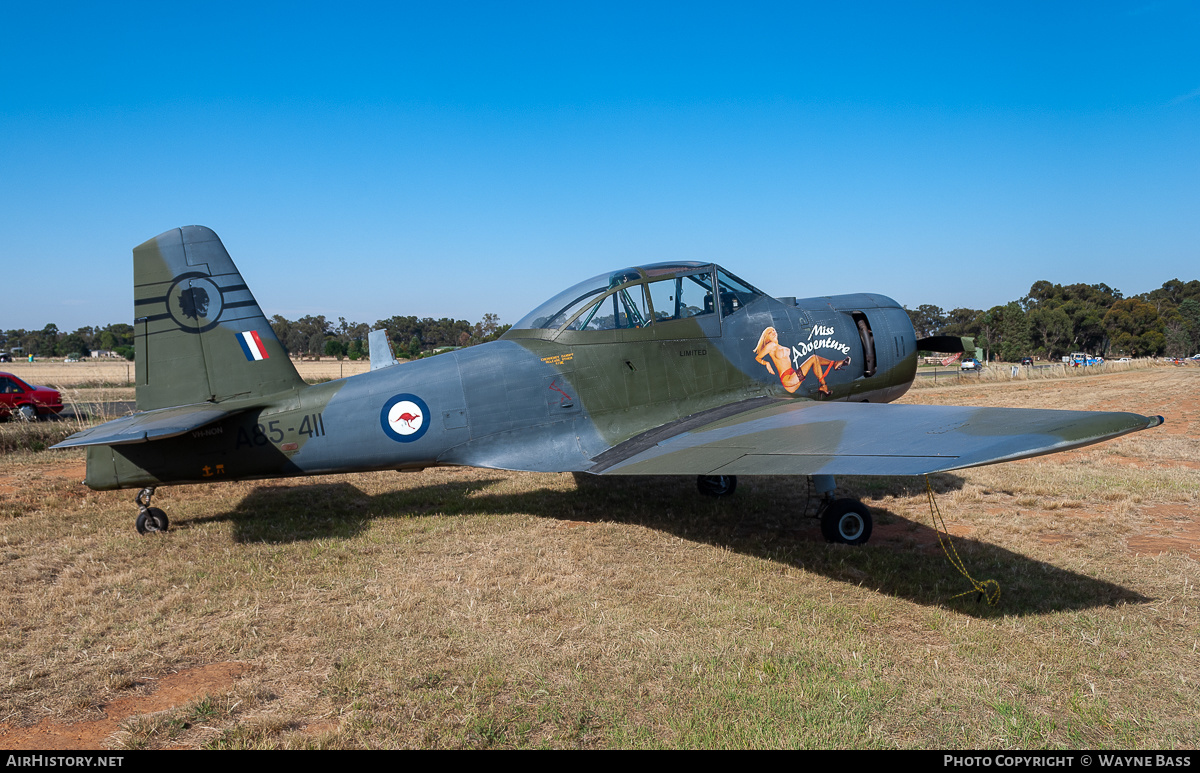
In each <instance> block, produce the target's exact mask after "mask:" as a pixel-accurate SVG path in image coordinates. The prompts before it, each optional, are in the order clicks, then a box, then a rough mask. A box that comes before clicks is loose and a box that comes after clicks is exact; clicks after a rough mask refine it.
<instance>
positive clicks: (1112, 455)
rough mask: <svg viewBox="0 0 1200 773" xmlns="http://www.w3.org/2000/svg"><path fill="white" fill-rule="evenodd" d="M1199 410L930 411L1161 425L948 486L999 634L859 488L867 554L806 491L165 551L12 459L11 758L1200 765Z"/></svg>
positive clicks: (481, 502)
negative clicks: (876, 756) (184, 751)
mask: <svg viewBox="0 0 1200 773" xmlns="http://www.w3.org/2000/svg"><path fill="white" fill-rule="evenodd" d="M1198 380H1200V369H1151V370H1143V371H1138V372H1136V373H1133V374H1123V373H1122V374H1115V375H1102V376H1098V377H1095V378H1087V379H1065V380H1059V381H1044V382H1043V381H1039V382H1033V381H1030V382H1014V383H1006V384H994V385H992V384H980V385H971V386H961V387H951V388H946V387H939V388H936V389H922V390H921V391H920V392H919V393H915V394H914V395H911V396H910V398H909V399H910V400H911V401H914V402H915V401H919V402H944V403H954V404H992V405H1019V406H1027V407H1054V408H1103V409H1125V410H1136V411H1139V412H1142V413H1161V414H1163V415H1165V416H1166V417H1167V421H1168V423H1167V425H1166V426H1164V427H1161V428H1158V429H1156V430H1153V431H1150V432H1144V433H1139V434H1137V435H1134V436H1131V437H1129V438H1123V439H1120V440H1118V441H1115V442H1112V443H1108V444H1104V445H1100V446H1094V447H1092V448H1089V449H1084V450H1082V451H1077V452H1073V453H1070V454H1062V455H1058V456H1054V457H1046V458H1043V459H1037V460H1030V461H1026V462H1020V463H1015V464H1010V465H1003V466H996V467H988V468H981V469H978V470H970V471H964V472H962V473H958V474H949V475H939V476H934V478H933V480H932V483H933V485H934V487H935V490H936V491H937V492H938V502H939V505H940V506H941V508H942V512H943V513H944V514H946V515H947V516H948V517H949V520H950V524H951V530H952V531H953V532H954V533H955V534H956V535H958V539H957V541H956V546H957V548H958V551H959V552H960V554H961V555H962V556H963V558H964V559H965V561H966V562H967V564H968V567H969V569H970V571H971V572H972V574H974V575H976V576H977V577H979V578H981V579H986V578H995V579H996V580H997V581H998V582H999V583H1000V584H1001V586H1002V589H1003V593H1002V596H1001V598H1000V601H999V603H998V604H997V606H995V607H989V606H987V605H985V604H978V603H976V602H975V601H974V599H973V598H972V597H970V596H967V597H959V598H955V596H956V595H957V594H959V593H961V592H962V591H964V590H967V589H968V588H969V586H968V585H966V584H965V580H963V579H962V578H961V577H960V576H959V575H958V574H957V572H955V571H954V570H953V569H952V568H951V567H950V566H949V565H948V564H947V562H946V561H945V559H944V558H943V557H942V555H941V553H940V552H939V551H938V549H937V547H936V539H935V536H934V533H933V532H932V530H931V529H930V527H929V525H928V524H929V513H928V508H927V505H926V504H925V500H924V496H923V495H924V489H923V486H924V483H923V481H912V480H906V479H896V478H867V479H856V480H846V481H844V483H845V484H846V487H845V489H846V490H847V491H848V492H849V493H853V494H855V495H858V496H862V497H863V498H864V499H865V500H866V501H867V503H868V504H869V505H870V506H871V508H872V511H873V512H874V514H875V517H876V533H875V536H874V537H873V538H872V541H871V543H870V544H869V545H867V546H866V547H864V548H858V549H854V548H845V547H842V546H831V545H827V544H825V543H824V542H823V541H821V539H820V536H819V529H818V528H817V525H816V523H815V522H814V521H811V520H809V519H804V518H801V517H800V513H801V510H802V507H803V505H804V501H805V489H806V486H805V481H804V479H790V478H776V479H771V480H764V479H757V480H754V479H746V480H743V481H742V482H741V485H740V487H739V490H738V493H737V495H735V497H733V498H732V500H730V501H709V500H704V499H702V498H700V497H699V496H697V495H696V494H695V491H694V483H693V482H692V481H691V480H686V479H685V480H666V481H661V480H658V481H655V480H637V479H634V480H621V479H618V480H614V481H602V482H600V483H598V484H597V483H593V484H591V485H587V486H584V487H583V488H582V489H580V488H578V487H577V485H576V482H575V481H574V479H573V478H572V477H571V476H568V475H535V474H520V473H515V474H514V473H499V472H492V471H484V470H455V469H445V470H430V471H426V472H424V473H420V474H399V473H372V474H363V475H356V476H335V477H329V478H313V479H305V480H298V481H290V482H258V483H233V484H224V485H214V486H192V487H174V488H169V489H164V490H162V491H161V492H160V493H159V495H158V497H157V498H156V500H155V504H157V505H160V506H162V507H164V508H166V510H167V512H168V513H169V515H170V517H171V522H172V531H171V532H170V533H168V534H166V535H160V536H158V537H154V538H149V539H146V538H138V537H137V535H136V534H135V533H134V531H133V525H132V521H133V516H134V514H135V508H134V506H133V504H132V492H117V493H95V492H90V491H88V490H87V489H85V488H83V487H81V486H80V485H78V483H77V481H78V480H79V478H80V477H81V476H82V457H81V455H80V454H78V453H76V452H67V453H64V454H61V455H56V454H46V453H42V454H29V453H25V454H10V455H7V456H5V457H4V459H3V462H2V463H0V501H3V503H4V504H3V506H2V509H0V557H2V560H3V563H4V571H3V573H2V574H0V577H2V578H3V583H4V586H3V588H2V589H0V619H2V620H4V621H5V626H4V628H3V629H2V632H0V650H2V651H3V652H4V655H3V658H4V660H3V663H4V672H3V681H2V682H0V684H3V690H2V692H0V722H2V723H5V724H6V725H7V726H8V734H7V735H3V734H0V745H4V744H5V743H6V742H5V739H6V738H17V737H27V736H18V735H16V734H17V733H18V731H22V732H26V731H28V728H29V727H30V726H31V725H32V724H33V723H36V722H38V721H41V720H50V721H52V722H55V723H66V722H77V723H80V725H78V726H79V727H82V726H83V724H82V723H85V722H89V721H99V718H100V717H101V716H102V715H106V716H108V717H109V718H110V719H111V718H112V717H113V715H115V714H120V713H122V712H121V711H118V707H120V706H126V705H128V706H131V707H135V708H131V709H129V710H127V711H126V712H125V713H124V714H123V715H122V716H121V717H119V721H120V723H121V724H119V725H117V724H111V725H104V726H103V728H104V732H103V733H98V734H97V736H96V741H95V744H96V745H106V746H109V747H120V748H146V747H150V748H158V747H168V746H183V747H200V746H207V747H219V748H263V747H267V748H279V747H287V748H349V747H354V748H357V747H449V748H461V747H529V746H548V747H589V748H591V747H660V746H665V747H736V748H742V747H822V748H825V747H828V748H893V747H900V748H913V747H919V748H925V747H945V748H1040V747H1050V748H1058V747H1090V748H1104V747H1108V748H1195V747H1196V746H1197V744H1200V723H1198V721H1197V719H1196V718H1195V707H1196V705H1197V703H1198V698H1200V695H1198V694H1197V687H1196V685H1197V680H1198V679H1200V668H1198V662H1197V658H1198V655H1197V645H1198V636H1197V626H1196V624H1195V619H1194V617H1195V610H1196V607H1197V602H1198V601H1200V598H1198V594H1197V590H1196V579H1197V578H1196V575H1197V563H1196V558H1197V555H1200V547H1198V545H1200V531H1198V529H1197V519H1196V506H1197V498H1198V493H1197V492H1198V491H1200V454H1198V453H1197V451H1198V450H1200V449H1198V448H1197V446H1196V443H1197V441H1196V437H1197V427H1198V420H1200V401H1198V399H1197V397H1196V386H1197V381H1198ZM1160 551H1161V552H1160ZM228 663H235V664H239V669H240V670H238V671H237V672H236V674H235V675H231V676H230V677H229V678H227V679H226V680H225V681H224V682H223V683H221V684H215V683H211V682H206V683H204V686H203V688H201V687H200V686H197V687H196V688H195V690H194V691H193V692H192V693H191V694H183V693H181V694H180V697H179V698H178V699H177V700H176V701H175V702H174V703H173V704H171V705H170V706H169V707H167V708H163V707H162V704H161V702H160V703H159V704H155V705H154V706H153V707H145V706H144V705H143V704H138V703H137V702H136V701H137V700H150V699H152V698H154V697H155V696H161V695H162V694H163V693H164V692H167V687H166V686H165V685H166V684H167V682H168V680H170V679H172V678H175V679H182V678H183V677H184V676H185V675H187V674H191V673H194V672H195V670H196V669H199V668H201V667H205V668H209V667H212V666H211V665H210V664H228ZM153 680H159V681H157V682H156V681H153ZM172 684H174V683H172ZM156 685H160V686H157V687H156ZM123 701H127V703H123ZM137 706H143V707H142V708H136V707H137ZM102 712H103V714H102ZM117 721H118V720H116V719H113V720H112V722H114V723H115V722H117ZM97 727H101V726H100V725H97ZM0 732H3V731H0ZM28 732H32V731H28ZM9 743H11V742H9ZM30 743H35V742H30Z"/></svg>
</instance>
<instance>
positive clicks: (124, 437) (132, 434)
mask: <svg viewBox="0 0 1200 773" xmlns="http://www.w3.org/2000/svg"><path fill="white" fill-rule="evenodd" d="M243 410H246V409H245V408H236V409H233V410H230V409H227V408H222V407H220V406H218V405H215V404H213V403H198V404H195V405H179V406H176V407H174V408H161V409H159V410H157V411H145V412H143V413H135V414H134V415H132V416H125V417H123V418H120V419H114V420H113V421H109V422H105V423H104V424H101V425H99V426H98V427H92V428H91V429H87V430H84V431H83V432H76V433H75V434H74V435H71V436H70V437H69V438H67V439H66V440H64V441H63V442H61V443H59V444H58V445H54V446H50V447H51V448H73V447H75V446H116V445H124V444H126V443H146V442H149V441H151V440H161V439H163V438H169V437H175V436H176V435H182V434H184V433H186V432H191V431H193V430H196V429H199V428H201V427H203V426H205V425H206V424H212V423H213V422H214V421H218V420H220V419H224V418H225V417H227V416H232V415H233V414H235V413H240V412H241V411H243Z"/></svg>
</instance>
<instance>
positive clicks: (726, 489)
mask: <svg viewBox="0 0 1200 773" xmlns="http://www.w3.org/2000/svg"><path fill="white" fill-rule="evenodd" d="M696 488H698V489H700V493H701V494H703V495H704V496H706V497H727V496H729V495H730V494H732V493H733V492H734V491H736V490H737V476H736V475H697V476H696Z"/></svg>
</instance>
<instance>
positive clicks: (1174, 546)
mask: <svg viewBox="0 0 1200 773" xmlns="http://www.w3.org/2000/svg"><path fill="white" fill-rule="evenodd" d="M1146 514H1147V515H1148V516H1150V518H1151V519H1152V522H1153V526H1151V527H1150V530H1149V531H1148V532H1143V533H1141V534H1136V535H1134V536H1132V537H1130V538H1129V539H1128V540H1127V544H1128V545H1129V550H1130V552H1132V553H1135V554H1137V555H1139V556H1157V555H1160V554H1162V553H1184V554H1186V555H1189V556H1191V557H1192V558H1196V559H1200V520H1197V518H1196V513H1195V512H1194V511H1193V510H1192V509H1191V508H1190V507H1187V506H1184V505H1158V506H1156V507H1151V508H1148V509H1147V511H1146Z"/></svg>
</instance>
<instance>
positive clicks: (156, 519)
mask: <svg viewBox="0 0 1200 773" xmlns="http://www.w3.org/2000/svg"><path fill="white" fill-rule="evenodd" d="M170 526H171V522H170V521H168V520H167V514H166V513H164V512H163V511H162V510H159V509H158V508H157V507H146V508H143V509H142V512H140V513H138V517H137V530H138V534H149V533H151V532H157V531H166V530H167V529H169V528H170Z"/></svg>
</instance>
